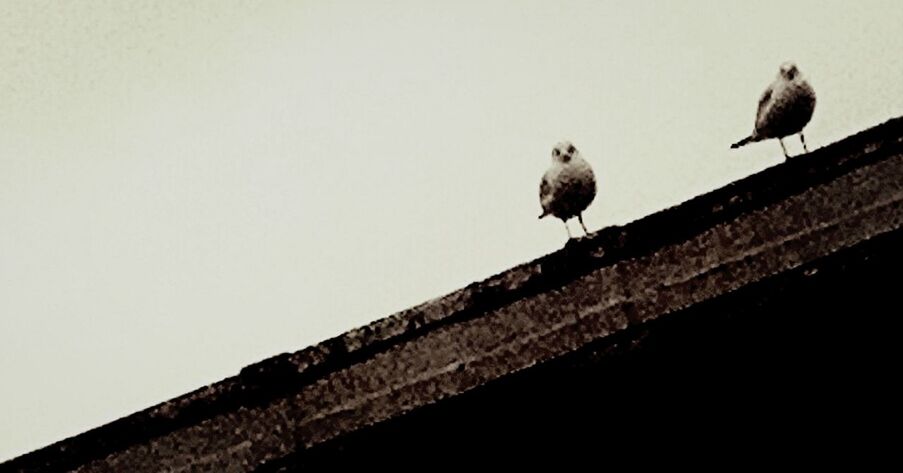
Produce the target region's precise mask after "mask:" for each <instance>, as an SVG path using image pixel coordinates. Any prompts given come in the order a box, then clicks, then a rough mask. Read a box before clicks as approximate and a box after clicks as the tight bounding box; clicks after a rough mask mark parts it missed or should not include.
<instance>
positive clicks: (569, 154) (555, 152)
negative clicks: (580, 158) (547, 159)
mask: <svg viewBox="0 0 903 473" xmlns="http://www.w3.org/2000/svg"><path fill="white" fill-rule="evenodd" d="M579 153H580V152H579V151H577V148H575V147H574V144H573V143H571V142H570V141H562V142H560V143H558V144H557V145H555V147H554V148H552V160H554V161H558V162H560V163H567V162H570V160H571V159H572V158H573V157H575V156H577V155H578V154H579Z"/></svg>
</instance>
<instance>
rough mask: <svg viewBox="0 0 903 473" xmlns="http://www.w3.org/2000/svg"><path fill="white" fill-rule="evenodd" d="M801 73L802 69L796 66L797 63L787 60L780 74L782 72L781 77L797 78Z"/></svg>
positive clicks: (782, 65)
mask: <svg viewBox="0 0 903 473" xmlns="http://www.w3.org/2000/svg"><path fill="white" fill-rule="evenodd" d="M799 73H800V70H799V69H798V68H797V67H796V64H794V63H793V62H791V61H787V62H785V63H784V64H781V69H780V74H781V77H783V78H784V79H787V80H793V79H796V76H798V75H799Z"/></svg>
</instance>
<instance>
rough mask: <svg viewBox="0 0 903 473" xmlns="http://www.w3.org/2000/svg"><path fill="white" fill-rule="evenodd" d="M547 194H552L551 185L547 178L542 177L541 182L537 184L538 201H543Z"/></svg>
mask: <svg viewBox="0 0 903 473" xmlns="http://www.w3.org/2000/svg"><path fill="white" fill-rule="evenodd" d="M549 192H552V185H551V184H549V178H548V176H542V182H540V183H539V200H543V199H545V197H546V196H547V195H549Z"/></svg>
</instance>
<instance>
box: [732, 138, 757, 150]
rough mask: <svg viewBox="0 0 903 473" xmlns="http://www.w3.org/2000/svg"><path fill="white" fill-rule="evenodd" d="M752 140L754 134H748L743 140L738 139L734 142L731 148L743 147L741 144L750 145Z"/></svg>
mask: <svg viewBox="0 0 903 473" xmlns="http://www.w3.org/2000/svg"><path fill="white" fill-rule="evenodd" d="M752 140H753V137H752V135H749V136H747V137H746V138H743V139H742V140H740V141H738V142H736V143H734V144H732V145H731V149H736V148H739V147H741V146H745V145H748V144H749V143H750V142H751V141H752Z"/></svg>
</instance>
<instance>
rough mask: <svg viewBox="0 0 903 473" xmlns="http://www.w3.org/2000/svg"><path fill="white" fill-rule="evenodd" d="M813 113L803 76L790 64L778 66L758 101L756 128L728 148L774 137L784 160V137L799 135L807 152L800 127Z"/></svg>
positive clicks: (809, 90)
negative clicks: (774, 75) (776, 72)
mask: <svg viewBox="0 0 903 473" xmlns="http://www.w3.org/2000/svg"><path fill="white" fill-rule="evenodd" d="M814 111H815V91H814V90H812V86H811V85H809V82H808V81H806V79H805V78H804V77H803V74H802V73H801V72H800V71H799V69H798V68H797V67H796V64H794V63H792V62H785V63H784V64H781V69H780V71H779V72H778V76H777V78H775V80H774V82H772V83H771V85H769V86H768V88H767V89H765V92H763V93H762V97H761V98H760V99H759V110H758V112H757V113H756V125H755V127H754V128H753V132H752V134H751V135H749V136H748V137H746V138H743V139H742V140H740V141H738V142H736V143H734V144H733V145H731V148H739V147H741V146H743V145H745V144H747V143H752V142H756V141H762V140H767V139H769V138H777V139H778V141H779V142H780V143H781V149H782V150H784V157H785V158H789V157H790V156H789V155H788V154H787V148H786V147H784V137H787V136H790V135H794V134H796V133H799V134H800V141H802V142H803V149H804V150H805V151H806V152H807V153H808V152H809V149H808V148H807V147H806V138H805V137H804V136H803V128H804V127H805V126H806V124H808V123H809V120H810V119H812V112H814Z"/></svg>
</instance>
